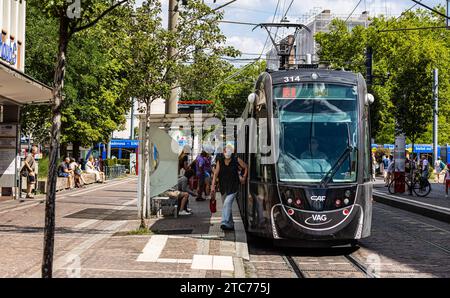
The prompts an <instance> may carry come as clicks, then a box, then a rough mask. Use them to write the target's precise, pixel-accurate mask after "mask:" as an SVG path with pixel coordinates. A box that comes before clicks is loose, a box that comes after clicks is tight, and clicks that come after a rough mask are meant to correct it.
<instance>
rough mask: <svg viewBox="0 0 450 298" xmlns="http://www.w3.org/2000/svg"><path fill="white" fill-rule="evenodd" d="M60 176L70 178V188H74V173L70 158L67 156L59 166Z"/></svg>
mask: <svg viewBox="0 0 450 298" xmlns="http://www.w3.org/2000/svg"><path fill="white" fill-rule="evenodd" d="M58 177H64V178H68V182H69V189H73V185H72V181H74V179H73V177H74V173H73V171H72V170H71V169H70V158H69V157H66V158H64V160H63V161H62V162H61V164H60V165H59V167H58Z"/></svg>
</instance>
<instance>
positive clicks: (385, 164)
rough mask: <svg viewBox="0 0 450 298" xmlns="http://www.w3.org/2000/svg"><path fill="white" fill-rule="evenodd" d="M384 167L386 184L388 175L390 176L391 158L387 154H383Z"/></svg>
mask: <svg viewBox="0 0 450 298" xmlns="http://www.w3.org/2000/svg"><path fill="white" fill-rule="evenodd" d="M382 163H383V168H384V173H383V177H384V184H387V183H388V182H387V176H388V171H387V169H388V167H389V158H388V157H387V156H386V155H383V161H382Z"/></svg>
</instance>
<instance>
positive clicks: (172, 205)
mask: <svg viewBox="0 0 450 298" xmlns="http://www.w3.org/2000/svg"><path fill="white" fill-rule="evenodd" d="M151 200H152V201H153V210H152V214H153V215H156V216H157V217H160V216H172V215H173V217H175V218H177V217H178V199H171V198H170V197H153V198H151Z"/></svg>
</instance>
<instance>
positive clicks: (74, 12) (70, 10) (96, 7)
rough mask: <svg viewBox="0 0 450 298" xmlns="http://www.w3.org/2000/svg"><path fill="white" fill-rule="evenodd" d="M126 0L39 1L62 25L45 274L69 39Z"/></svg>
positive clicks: (48, 262) (47, 263)
mask: <svg viewBox="0 0 450 298" xmlns="http://www.w3.org/2000/svg"><path fill="white" fill-rule="evenodd" d="M126 2H128V1H127V0H122V1H107V0H85V1H83V2H82V5H83V6H82V7H81V1H72V2H68V1H65V0H44V1H39V2H38V3H37V5H38V7H39V8H40V9H42V10H43V11H45V12H46V14H47V16H48V17H50V18H53V19H55V21H56V23H57V25H58V28H59V32H58V48H57V55H56V56H57V58H56V64H55V68H54V75H53V100H52V114H53V116H52V128H51V140H50V162H49V171H48V179H47V183H48V184H47V196H46V203H45V228H44V252H43V261H42V277H44V278H51V277H52V275H53V251H54V236H55V194H56V179H57V158H58V148H59V143H60V137H61V105H62V102H63V88H64V78H65V73H66V67H67V54H68V52H67V51H68V46H69V42H70V40H71V39H72V38H73V36H74V34H76V33H78V32H82V31H83V30H86V29H88V28H91V27H92V26H94V25H96V24H97V23H98V22H99V21H100V20H101V19H102V18H104V17H105V16H106V15H107V14H108V13H110V12H111V11H113V10H114V9H115V8H117V7H118V6H120V5H122V4H124V3H126Z"/></svg>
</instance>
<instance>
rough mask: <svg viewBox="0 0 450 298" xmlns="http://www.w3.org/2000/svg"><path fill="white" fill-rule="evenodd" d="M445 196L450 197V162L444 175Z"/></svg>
mask: <svg viewBox="0 0 450 298" xmlns="http://www.w3.org/2000/svg"><path fill="white" fill-rule="evenodd" d="M444 185H445V197H446V198H448V188H449V187H450V163H448V164H447V170H446V171H445V177H444Z"/></svg>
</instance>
